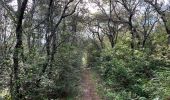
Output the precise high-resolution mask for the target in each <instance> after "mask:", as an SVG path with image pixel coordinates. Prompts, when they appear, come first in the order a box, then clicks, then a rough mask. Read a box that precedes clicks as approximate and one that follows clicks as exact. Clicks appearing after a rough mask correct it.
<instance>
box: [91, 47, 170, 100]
mask: <svg viewBox="0 0 170 100" xmlns="http://www.w3.org/2000/svg"><path fill="white" fill-rule="evenodd" d="M164 51H165V50H164ZM162 52H163V51H161V52H160V51H159V53H160V55H159V57H161V58H159V59H158V58H157V56H156V54H157V53H156V54H155V53H153V54H152V55H150V50H148V49H147V48H146V49H143V50H135V51H134V56H132V55H131V54H132V53H131V49H130V48H129V47H128V46H126V45H121V44H119V45H118V46H116V47H115V48H114V49H103V50H101V51H96V50H95V49H92V48H90V50H89V55H91V56H89V63H90V65H91V66H93V69H94V70H97V73H98V74H99V75H100V76H101V78H102V80H103V83H101V84H102V85H103V86H102V87H107V88H104V89H103V91H105V93H104V94H106V95H105V96H106V98H108V99H114V100H131V99H138V100H148V99H155V98H159V99H164V98H165V97H167V96H168V93H170V92H169V86H168V85H167V83H169V77H168V76H166V75H165V74H164V75H162V74H163V73H167V74H168V72H169V71H168V72H165V71H167V70H170V69H169V68H168V67H167V66H169V64H168V62H167V61H168V60H165V59H164V58H166V57H167V56H166V57H164V56H163V54H162ZM165 52H167V51H165ZM164 55H165V54H164ZM94 66H95V67H94ZM165 69H166V70H165ZM155 79H156V80H157V81H156V80H155ZM165 91H166V92H165Z"/></svg>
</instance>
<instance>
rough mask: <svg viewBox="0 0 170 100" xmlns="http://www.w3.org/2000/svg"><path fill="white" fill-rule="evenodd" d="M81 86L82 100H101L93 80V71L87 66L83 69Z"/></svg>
mask: <svg viewBox="0 0 170 100" xmlns="http://www.w3.org/2000/svg"><path fill="white" fill-rule="evenodd" d="M81 87H82V98H81V100H101V99H100V97H99V95H98V94H97V89H96V84H95V81H94V80H93V76H92V72H91V70H90V69H88V68H85V69H84V70H83V71H82V80H81Z"/></svg>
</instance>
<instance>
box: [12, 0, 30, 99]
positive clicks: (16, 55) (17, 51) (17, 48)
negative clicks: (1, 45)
mask: <svg viewBox="0 0 170 100" xmlns="http://www.w3.org/2000/svg"><path fill="white" fill-rule="evenodd" d="M27 2H28V0H24V1H23V2H22V5H21V8H20V9H18V16H17V17H18V18H17V21H18V22H17V26H16V39H17V42H16V45H15V48H14V54H13V62H14V64H13V68H14V87H13V90H14V91H13V92H14V94H13V96H14V95H15V96H14V100H20V99H21V93H20V90H19V89H20V79H19V56H20V55H21V54H22V52H23V47H22V20H23V16H24V11H25V9H26V5H27Z"/></svg>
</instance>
